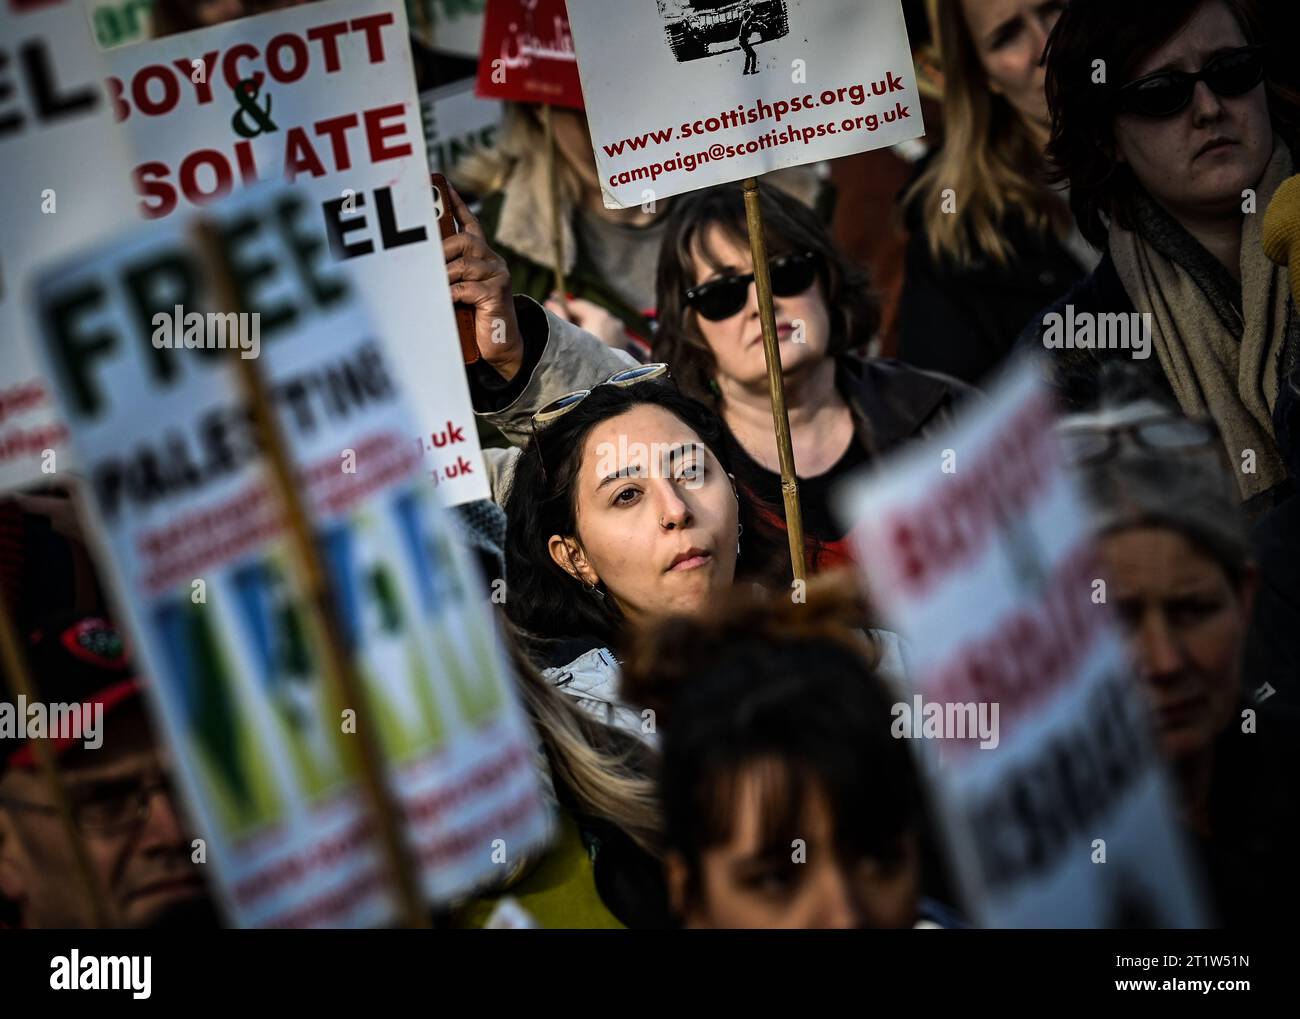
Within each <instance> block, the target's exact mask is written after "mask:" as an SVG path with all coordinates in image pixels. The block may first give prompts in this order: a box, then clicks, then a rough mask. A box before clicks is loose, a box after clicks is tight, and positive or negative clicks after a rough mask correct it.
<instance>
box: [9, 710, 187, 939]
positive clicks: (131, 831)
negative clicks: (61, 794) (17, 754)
mask: <svg viewBox="0 0 1300 1019" xmlns="http://www.w3.org/2000/svg"><path fill="white" fill-rule="evenodd" d="M59 766H60V769H61V772H62V775H63V779H64V782H65V784H66V785H67V788H68V794H69V796H70V798H71V800H72V803H73V805H74V810H75V811H76V812H77V814H78V816H79V817H80V818H81V819H82V821H81V828H82V841H83V842H84V844H85V846H86V852H87V854H88V855H89V857H90V864H91V867H92V868H93V870H94V871H95V873H96V875H97V876H98V878H99V883H100V886H101V887H102V888H103V890H104V894H105V897H106V899H107V902H108V906H109V909H110V913H111V922H113V923H115V924H116V925H117V926H122V927H144V926H148V925H149V924H150V923H152V922H154V921H155V920H156V919H157V918H158V917H160V916H161V915H162V914H163V913H164V912H165V911H167V910H169V909H171V908H173V907H176V906H178V905H181V904H182V903H187V902H193V901H194V900H198V899H202V898H205V897H206V895H207V891H206V887H205V885H204V882H203V879H202V877H201V876H200V874H199V870H198V868H197V867H196V866H195V864H193V863H192V862H191V857H190V854H191V845H190V837H189V835H188V833H187V831H186V829H185V828H184V827H183V825H182V823H181V821H180V819H179V814H178V810H177V806H176V803H175V801H174V800H173V798H172V796H171V794H170V793H169V792H168V791H167V789H166V788H165V787H164V786H163V785H162V777H163V774H164V773H163V769H162V766H161V764H160V762H159V759H158V754H157V751H156V749H155V747H154V744H153V739H152V737H151V735H150V733H149V730H148V727H147V725H146V723H145V719H144V716H143V713H142V712H141V711H140V709H139V708H138V707H136V706H123V707H121V708H119V709H118V710H117V711H115V712H112V713H110V714H108V715H107V716H106V717H105V719H104V743H103V746H101V747H100V748H99V749H98V750H85V749H82V748H77V749H74V750H71V751H69V752H68V753H65V754H64V755H63V756H62V757H61V758H60V759H59ZM142 789H149V790H151V791H149V792H148V794H147V795H148V812H147V815H146V816H145V817H144V818H140V817H139V813H138V811H137V810H136V809H135V804H138V802H139V792H140V790H142ZM0 798H2V799H4V800H15V801H20V802H22V803H27V804H36V805H43V806H48V805H49V804H50V802H51V801H50V798H49V795H48V793H47V791H46V787H45V782H44V780H43V778H42V776H41V773H40V771H39V770H37V769H34V768H31V769H29V768H12V767H11V768H8V769H6V771H5V773H4V774H3V776H0ZM76 874H77V872H76V868H75V864H74V863H73V858H72V852H71V850H70V848H69V846H68V844H67V840H66V838H65V837H64V831H63V828H62V826H61V824H60V822H59V818H58V815H57V814H54V813H52V812H50V811H45V810H37V809H27V808H24V807H15V806H9V805H0V892H3V894H4V895H5V896H6V897H7V898H9V899H11V900H13V901H14V902H16V903H17V904H18V908H19V911H20V914H21V916H22V922H23V924H24V926H27V927H33V928H49V927H88V926H90V925H91V922H92V918H91V913H90V906H89V904H88V903H87V901H86V899H85V895H84V894H83V892H82V890H81V886H80V883H79V881H78V879H77V876H76Z"/></svg>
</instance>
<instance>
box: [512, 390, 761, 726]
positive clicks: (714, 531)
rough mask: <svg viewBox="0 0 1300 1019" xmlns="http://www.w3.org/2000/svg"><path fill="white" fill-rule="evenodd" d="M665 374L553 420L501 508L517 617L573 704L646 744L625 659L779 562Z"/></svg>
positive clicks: (696, 409)
mask: <svg viewBox="0 0 1300 1019" xmlns="http://www.w3.org/2000/svg"><path fill="white" fill-rule="evenodd" d="M656 372H660V373H662V372H663V368H662V366H644V367H641V368H636V369H632V370H630V371H627V372H623V373H621V374H620V375H619V376H616V377H615V378H614V379H613V380H611V381H610V382H608V383H606V384H603V385H599V386H597V387H595V388H594V389H592V390H591V391H590V393H588V394H586V395H581V394H575V396H572V397H566V398H565V399H564V400H562V401H558V402H557V404H556V405H555V406H554V407H551V408H545V409H543V411H541V412H540V413H539V414H538V415H537V418H538V420H539V423H538V427H537V431H536V435H535V438H534V439H533V441H532V442H530V443H529V444H528V445H527V446H526V447H525V448H524V449H523V451H522V452H521V453H520V455H519V456H518V458H517V459H516V460H515V463H514V466H513V468H512V470H511V474H510V481H509V489H508V492H507V494H506V495H505V498H504V502H503V507H504V509H505V512H506V520H507V525H506V526H507V531H506V576H507V580H508V583H509V590H508V596H507V598H506V603H505V608H506V615H507V617H508V618H509V619H510V621H511V622H512V623H514V624H515V626H517V627H518V628H519V629H520V630H521V631H522V632H523V633H524V634H525V635H526V637H528V638H531V639H530V650H531V651H532V652H533V653H534V655H535V656H536V657H537V659H538V660H539V661H540V662H542V663H543V664H545V665H548V666H551V667H552V671H551V672H550V675H551V677H552V678H553V679H554V680H555V681H556V682H557V683H559V685H560V686H561V687H562V688H563V689H565V690H566V692H568V693H570V694H573V695H574V696H577V697H579V698H580V700H581V701H583V702H584V704H585V706H587V707H588V708H589V709H591V710H593V711H597V712H598V713H600V714H602V715H603V716H604V717H605V718H606V719H607V720H608V721H611V722H614V723H616V724H620V725H622V726H624V727H625V728H628V729H631V730H632V731H635V732H638V733H649V732H652V731H653V727H651V728H650V729H645V728H644V727H643V726H642V722H643V719H642V717H641V716H640V714H639V712H637V711H636V710H634V709H630V708H627V707H626V706H624V705H623V704H622V699H621V696H620V693H619V675H618V659H617V658H616V657H615V649H618V648H619V647H620V646H621V645H622V643H623V642H624V641H625V640H626V639H627V638H628V637H629V635H630V633H631V632H633V631H635V630H636V629H637V628H639V627H644V626H645V625H648V624H650V623H652V622H653V621H654V620H656V619H658V618H661V617H663V616H665V615H671V614H674V613H682V614H687V615H689V614H691V613H695V612H698V611H700V610H701V609H703V608H704V607H705V606H706V605H708V604H709V603H710V602H711V601H712V600H713V599H714V598H716V597H717V596H718V595H719V594H721V593H722V592H724V591H726V590H727V589H729V588H730V587H731V586H732V584H733V582H734V581H735V580H736V577H737V575H738V574H739V575H741V576H747V577H749V578H751V579H758V574H760V573H761V572H762V571H763V570H764V569H766V568H770V566H771V564H773V563H774V562H776V563H779V562H780V561H781V560H780V545H779V538H778V536H775V535H774V533H773V532H772V530H771V528H770V527H769V526H768V525H766V524H765V522H764V521H763V520H761V519H759V518H758V517H757V516H756V515H755V514H754V512H753V509H752V507H751V505H750V503H749V502H748V501H747V500H745V499H742V498H741V496H740V494H739V492H738V491H737V488H736V486H735V484H734V482H733V480H732V478H731V476H730V470H729V468H730V464H729V462H728V452H727V449H726V446H725V444H723V443H722V442H721V441H720V424H719V422H718V420H717V418H716V417H715V416H714V415H713V414H712V413H710V412H709V411H708V409H707V408H705V407H703V406H701V405H700V404H698V403H696V402H695V401H694V400H691V399H690V398H689V397H686V396H683V395H681V394H680V393H678V392H677V391H676V389H675V388H674V387H673V385H672V383H671V381H669V380H668V379H667V376H666V373H663V374H658V375H656V374H655V373H656ZM647 376H648V377H647ZM566 663H567V664H566Z"/></svg>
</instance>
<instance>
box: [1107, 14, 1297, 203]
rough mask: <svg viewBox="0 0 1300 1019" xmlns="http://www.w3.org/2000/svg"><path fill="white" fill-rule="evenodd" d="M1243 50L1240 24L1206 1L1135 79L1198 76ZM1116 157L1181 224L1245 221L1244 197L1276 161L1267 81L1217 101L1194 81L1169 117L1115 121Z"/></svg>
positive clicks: (1131, 116)
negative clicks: (1187, 98)
mask: <svg viewBox="0 0 1300 1019" xmlns="http://www.w3.org/2000/svg"><path fill="white" fill-rule="evenodd" d="M1245 45H1246V37H1245V35H1244V34H1243V33H1242V30H1241V26H1240V25H1238V24H1237V19H1236V18H1235V17H1233V15H1232V12H1231V11H1230V10H1229V9H1228V7H1227V6H1226V5H1225V4H1223V3H1221V2H1219V0H1206V2H1205V3H1203V4H1202V5H1201V6H1200V7H1199V8H1198V9H1197V11H1196V14H1195V15H1194V16H1193V17H1192V20H1191V21H1189V22H1188V23H1187V26H1186V27H1185V28H1184V29H1183V30H1182V31H1180V32H1179V33H1178V34H1177V35H1175V36H1174V37H1173V38H1172V39H1170V40H1169V41H1168V42H1166V43H1165V44H1164V45H1163V46H1161V47H1160V48H1159V49H1158V50H1156V51H1155V52H1154V53H1152V54H1151V56H1150V57H1148V58H1147V59H1146V60H1145V61H1144V62H1143V63H1142V65H1141V66H1140V67H1139V68H1138V70H1137V72H1136V73H1135V74H1134V75H1133V80H1137V79H1138V78H1142V77H1145V76H1146V75H1148V74H1154V73H1155V72H1157V71H1162V70H1180V71H1188V72H1192V73H1195V72H1197V71H1200V70H1201V68H1203V67H1204V66H1205V65H1206V63H1208V62H1209V61H1210V59H1211V58H1213V57H1214V56H1216V55H1217V54H1220V53H1223V52H1224V51H1226V50H1232V49H1237V48H1239V47H1242V46H1245ZM1115 144H1116V150H1117V157H1118V158H1119V160H1120V161H1121V162H1123V163H1127V164H1128V165H1129V166H1130V167H1131V168H1132V170H1133V173H1134V175H1135V176H1136V177H1137V179H1138V182H1139V183H1140V184H1141V185H1142V187H1143V188H1144V189H1145V190H1146V192H1147V193H1148V194H1149V195H1151V197H1152V198H1154V199H1155V200H1156V201H1157V202H1159V203H1160V204H1161V205H1162V206H1164V207H1165V208H1166V209H1167V210H1169V212H1171V213H1172V214H1173V215H1174V216H1175V217H1177V218H1178V219H1180V220H1184V221H1187V220H1196V219H1204V218H1205V217H1207V216H1210V217H1221V216H1240V215H1241V211H1242V203H1243V202H1244V200H1245V197H1244V194H1243V193H1244V192H1245V191H1246V190H1247V189H1248V188H1253V187H1255V185H1256V184H1257V183H1258V182H1259V179H1260V177H1262V176H1263V174H1264V169H1265V167H1266V166H1267V165H1268V161H1269V159H1270V158H1271V157H1272V155H1273V127H1272V123H1271V122H1270V120H1269V114H1268V98H1267V92H1266V90H1265V88H1264V85H1263V83H1261V84H1260V85H1258V86H1257V87H1256V88H1255V89H1253V90H1252V91H1250V92H1247V93H1246V94H1245V95H1243V96H1237V97H1235V98H1230V97H1224V96H1217V95H1215V94H1214V92H1213V91H1212V90H1211V89H1210V86H1209V85H1207V84H1206V83H1205V82H1203V81H1202V82H1197V84H1196V91H1195V93H1194V94H1193V96H1192V101H1191V103H1190V104H1189V105H1188V106H1187V108H1186V109H1184V110H1183V111H1182V112H1180V113H1177V114H1175V115H1174V116H1172V117H1166V118H1162V119H1157V118H1153V117H1142V116H1138V115H1137V114H1133V113H1123V114H1120V115H1119V116H1118V117H1116V119H1115Z"/></svg>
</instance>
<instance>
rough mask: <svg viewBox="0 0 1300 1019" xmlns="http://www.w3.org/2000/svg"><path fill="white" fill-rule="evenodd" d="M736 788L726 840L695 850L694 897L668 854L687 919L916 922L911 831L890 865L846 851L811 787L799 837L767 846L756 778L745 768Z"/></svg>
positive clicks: (694, 923)
mask: <svg viewBox="0 0 1300 1019" xmlns="http://www.w3.org/2000/svg"><path fill="white" fill-rule="evenodd" d="M736 788H737V799H736V803H735V804H734V806H733V809H734V812H735V813H734V817H735V822H734V829H733V831H732V837H731V841H730V842H728V843H726V844H725V845H719V846H714V847H712V848H709V849H706V850H705V851H704V852H703V853H702V854H701V858H700V874H699V880H698V887H699V889H700V890H699V896H698V901H696V902H694V903H689V902H688V900H687V896H686V886H687V882H686V874H685V870H684V867H685V865H684V863H683V861H682V859H681V857H680V856H678V855H673V854H670V856H669V860H668V871H667V876H668V884H669V889H670V893H671V894H672V896H673V899H674V903H675V906H676V908H677V911H678V914H679V915H680V916H681V917H682V919H683V921H684V923H685V925H686V926H688V927H697V928H714V929H732V930H734V929H777V930H801V929H802V930H812V929H827V928H859V927H877V928H901V927H911V926H912V925H913V924H914V923H915V922H916V913H917V901H918V896H919V887H920V878H919V874H920V870H919V863H918V860H919V856H918V853H917V851H916V845H915V841H914V840H913V839H912V838H910V837H909V838H908V839H907V842H906V848H905V850H904V853H903V858H902V860H901V862H899V863H898V864H897V865H895V866H886V865H884V864H881V863H880V862H879V861H877V860H874V859H871V858H869V857H866V856H861V855H853V854H846V853H845V852H844V851H843V850H842V849H841V848H840V847H839V846H837V845H836V840H835V831H834V824H833V818H832V817H831V812H830V810H829V807H828V804H827V801H826V799H825V796H824V795H823V794H821V793H817V794H815V795H813V796H810V797H808V798H807V800H806V801H805V804H804V814H803V817H802V819H801V824H800V825H799V837H798V838H797V839H792V840H791V842H792V844H791V845H789V846H787V845H784V844H782V845H779V846H771V847H765V846H764V845H763V841H764V840H763V834H762V810H763V805H762V791H761V790H762V782H761V779H759V778H758V777H757V775H756V774H755V772H754V771H753V770H752V769H751V771H750V772H749V773H748V775H746V776H743V777H742V778H741V780H740V781H739V782H738V783H737V787H736ZM799 843H802V845H800V844H799Z"/></svg>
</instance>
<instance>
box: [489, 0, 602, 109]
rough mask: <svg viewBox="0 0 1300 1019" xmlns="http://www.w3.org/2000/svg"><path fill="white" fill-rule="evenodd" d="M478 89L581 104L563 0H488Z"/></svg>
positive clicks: (492, 94)
mask: <svg viewBox="0 0 1300 1019" xmlns="http://www.w3.org/2000/svg"><path fill="white" fill-rule="evenodd" d="M477 93H478V95H480V96H482V97H483V98H485V99H504V100H513V101H514V102H520V103H546V104H548V105H550V106H567V107H569V108H570V109H574V110H581V109H582V108H583V102H582V85H581V83H580V82H579V81H578V64H577V57H576V56H575V55H574V52H573V36H572V35H570V34H569V16H568V13H567V12H566V11H565V8H564V0H488V5H487V12H486V13H485V14H484V17H483V47H482V51H481V52H480V54H479V70H478V87H477Z"/></svg>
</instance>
